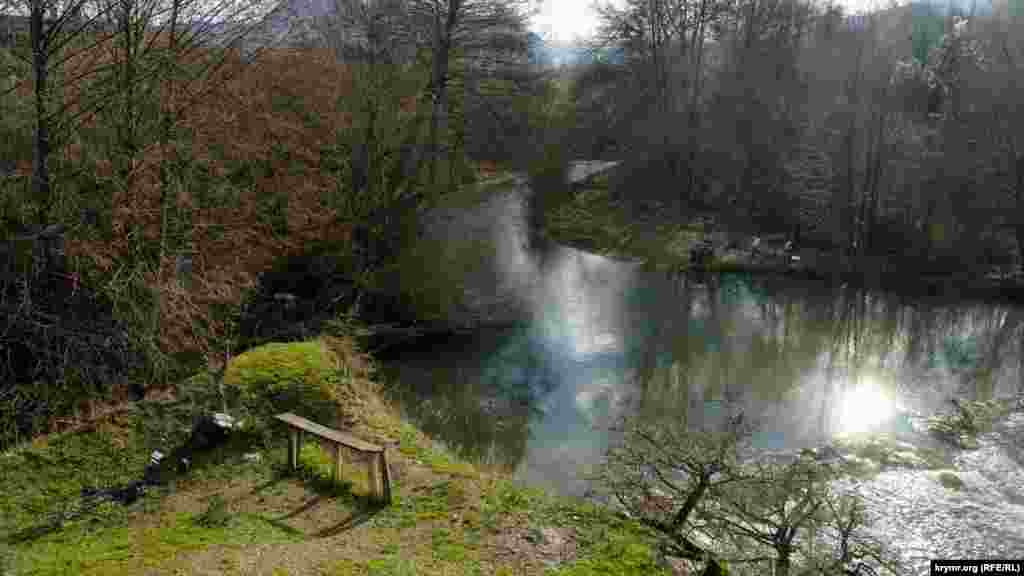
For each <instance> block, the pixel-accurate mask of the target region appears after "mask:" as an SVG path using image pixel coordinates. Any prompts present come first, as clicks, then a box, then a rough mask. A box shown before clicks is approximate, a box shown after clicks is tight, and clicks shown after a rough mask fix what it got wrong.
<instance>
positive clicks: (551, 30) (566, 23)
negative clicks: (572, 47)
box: [533, 0, 621, 43]
mask: <svg viewBox="0 0 1024 576" xmlns="http://www.w3.org/2000/svg"><path fill="white" fill-rule="evenodd" d="M605 1H607V0H601V2H602V3H604V2H605ZM593 2H594V0H541V1H540V13H539V14H538V15H537V16H535V17H534V19H533V29H534V31H535V32H537V33H538V34H540V35H541V36H543V37H545V38H548V37H550V38H551V39H552V40H554V41H556V42H558V43H568V42H571V41H573V40H574V39H575V38H576V36H588V35H590V34H592V33H593V32H594V30H595V29H596V27H597V13H596V12H595V11H594V10H593V8H592V6H591V5H592V4H593ZM612 3H613V4H614V5H621V2H619V1H614V2H612Z"/></svg>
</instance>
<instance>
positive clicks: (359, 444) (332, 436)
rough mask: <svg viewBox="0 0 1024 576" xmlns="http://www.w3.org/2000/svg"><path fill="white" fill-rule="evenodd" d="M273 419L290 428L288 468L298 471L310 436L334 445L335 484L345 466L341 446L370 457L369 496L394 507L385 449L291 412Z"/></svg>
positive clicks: (333, 472)
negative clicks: (306, 435)
mask: <svg viewBox="0 0 1024 576" xmlns="http://www.w3.org/2000/svg"><path fill="white" fill-rule="evenodd" d="M274 418H275V419H277V420H279V421H281V422H284V423H285V424H287V425H288V428H289V438H288V466H289V467H291V469H292V470H294V469H296V468H298V465H299V449H300V448H301V447H302V436H303V433H306V432H308V433H310V434H312V435H314V436H318V437H320V438H323V439H324V440H327V441H329V442H333V443H334V467H333V469H332V470H331V477H332V478H333V479H335V480H338V479H340V478H341V467H342V465H343V463H344V459H343V458H342V455H341V447H342V446H346V447H348V448H350V449H352V450H355V451H357V452H363V453H367V454H370V455H371V456H370V461H369V463H368V465H367V467H366V469H367V479H368V480H369V487H370V493H371V494H372V495H373V496H376V497H378V498H379V499H380V500H382V501H383V502H384V504H385V505H389V504H391V473H390V470H389V469H388V455H387V451H386V450H385V449H384V448H383V447H381V446H377V445H376V444H370V443H369V442H364V441H362V440H360V439H358V438H356V437H354V436H350V435H348V434H345V433H344V432H339V431H338V430H334V429H332V428H328V427H326V426H321V425H320V424H317V423H316V422H313V421H310V420H307V419H305V418H303V417H302V416H296V415H295V414H292V413H291V412H285V413H284V414H278V415H277V416H274ZM378 467H379V470H380V473H379V474H378V473H377V470H378Z"/></svg>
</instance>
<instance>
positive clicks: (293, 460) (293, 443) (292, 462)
mask: <svg viewBox="0 0 1024 576" xmlns="http://www.w3.org/2000/svg"><path fill="white" fill-rule="evenodd" d="M288 466H289V467H290V468H291V469H292V470H295V469H296V468H298V467H299V431H298V430H296V429H294V428H292V429H291V430H289V431H288Z"/></svg>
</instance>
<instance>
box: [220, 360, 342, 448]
mask: <svg viewBox="0 0 1024 576" xmlns="http://www.w3.org/2000/svg"><path fill="white" fill-rule="evenodd" d="M224 385H225V388H226V389H227V391H228V393H229V394H230V395H231V396H233V397H234V398H235V399H237V402H238V403H239V405H240V406H239V407H240V408H241V409H242V410H243V411H244V412H245V413H246V414H245V415H244V416H245V417H247V418H252V420H253V424H254V425H255V426H256V427H257V428H262V427H265V426H266V425H267V424H268V423H269V422H270V418H271V417H272V416H273V415H274V414H278V413H281V412H294V413H296V414H298V415H300V416H303V417H306V418H309V419H311V420H314V421H315V422H318V423H320V424H324V425H327V426H332V425H334V423H335V420H336V419H337V416H338V407H339V402H341V401H342V399H343V398H344V396H345V395H344V394H343V391H342V373H341V371H340V363H339V359H338V357H337V355H335V354H334V352H332V351H331V350H330V348H328V347H327V346H326V345H325V344H324V343H323V342H322V341H320V340H312V341H307V342H293V343H271V344H265V345H263V346H259V347H257V348H253V349H252V350H249V351H247V352H245V353H244V354H241V355H239V356H236V357H235V358H233V359H232V360H231V362H230V363H229V364H228V366H227V369H226V370H225V371H224Z"/></svg>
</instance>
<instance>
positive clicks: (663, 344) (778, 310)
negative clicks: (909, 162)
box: [383, 199, 1024, 557]
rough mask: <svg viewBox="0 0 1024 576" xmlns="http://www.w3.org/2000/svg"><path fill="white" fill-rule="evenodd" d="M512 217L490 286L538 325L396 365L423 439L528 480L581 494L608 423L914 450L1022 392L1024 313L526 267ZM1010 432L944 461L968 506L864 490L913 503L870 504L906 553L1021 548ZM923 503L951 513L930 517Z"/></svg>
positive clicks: (570, 254) (587, 261) (906, 480)
mask: <svg viewBox="0 0 1024 576" xmlns="http://www.w3.org/2000/svg"><path fill="white" fill-rule="evenodd" d="M508 202H513V203H514V200H513V199H509V200H508ZM497 213H498V214H505V213H507V210H505V209H498V210H497ZM514 221H515V219H511V218H506V219H505V220H503V221H502V222H503V223H502V224H501V225H500V226H497V227H496V228H495V230H497V232H495V234H496V236H495V239H496V242H497V243H498V245H499V246H504V247H505V248H503V249H499V254H498V256H497V257H496V263H495V268H496V270H495V271H496V272H497V273H498V274H499V275H500V276H501V277H502V278H504V280H503V283H504V284H505V285H506V286H509V287H511V288H510V289H511V290H513V291H514V293H515V297H516V298H517V299H518V300H519V301H520V304H522V305H521V306H520V307H519V309H521V310H527V311H529V312H528V313H526V314H523V315H522V317H521V318H520V321H519V322H518V323H517V324H516V325H514V326H512V327H509V328H505V329H501V330H489V331H483V332H481V333H480V334H478V335H476V336H475V337H473V338H469V339H452V340H449V341H446V342H432V343H430V344H429V345H427V346H421V347H420V348H407V349H403V350H395V351H393V352H392V354H391V355H390V357H387V358H384V359H383V360H384V364H385V366H386V368H385V371H384V372H385V376H386V377H388V378H391V379H393V380H395V382H396V385H395V387H394V389H395V391H396V394H397V395H398V396H399V400H400V402H401V404H402V405H403V406H404V407H405V409H406V410H407V411H408V412H409V413H410V415H411V416H412V417H413V418H414V419H416V420H417V421H418V422H419V424H420V425H421V426H422V427H423V428H424V429H425V430H426V431H427V432H428V433H430V434H431V435H433V436H434V437H436V438H439V439H441V440H443V441H444V442H445V443H447V444H448V445H449V446H451V447H453V448H454V449H456V450H457V451H459V452H461V453H462V454H463V455H464V456H466V457H469V458H475V459H479V460H482V461H485V462H489V463H492V464H498V465H501V466H504V467H506V468H508V469H509V470H514V471H515V473H516V474H517V475H518V476H519V477H520V478H522V479H524V480H526V481H529V482H532V483H535V484H540V485H545V486H548V487H551V488H554V489H557V490H559V491H561V492H563V493H568V494H581V493H583V492H584V491H585V489H586V488H587V485H586V483H585V481H584V480H583V478H584V475H585V474H584V473H585V472H586V471H588V470H589V469H591V468H592V467H593V466H595V465H597V464H598V463H599V462H600V461H601V459H602V456H603V455H604V453H605V451H606V449H607V448H608V446H609V445H612V444H613V443H614V442H616V440H617V438H616V436H615V434H614V433H612V432H610V431H609V430H608V426H609V425H610V424H611V423H613V422H614V421H615V420H616V418H617V417H618V416H620V415H623V414H637V415H639V416H640V417H641V418H643V419H644V420H647V421H658V420H660V419H674V420H683V421H685V422H687V423H688V424H692V425H694V426H699V425H704V424H712V423H713V422H714V421H716V420H718V419H721V418H722V417H723V416H724V414H721V413H720V406H721V402H720V401H722V400H728V401H730V402H732V403H735V404H737V405H739V406H741V407H742V408H743V410H744V411H745V413H746V414H748V415H751V416H755V417H758V418H759V419H760V421H761V423H762V428H761V430H760V431H759V433H758V434H757V436H756V437H755V438H754V445H755V447H756V448H758V449H760V450H765V451H780V450H794V449H798V448H802V447H807V446H812V445H816V444H819V443H821V442H824V441H827V440H829V439H832V438H837V437H847V436H851V435H856V434H863V433H887V434H890V435H892V436H894V437H895V438H896V439H898V440H900V441H903V442H904V443H905V444H906V445H914V444H916V443H920V442H923V439H922V438H921V434H920V429H919V426H918V427H915V424H914V423H915V422H919V421H920V416H921V415H922V414H931V413H933V412H935V411H936V410H939V409H947V408H949V404H948V402H949V399H950V398H952V397H958V398H961V399H964V400H988V399H992V398H996V397H1000V396H1009V395H1013V394H1016V393H1021V392H1024V380H1022V378H1021V375H1022V371H1021V359H1022V358H1024V354H1022V350H1024V338H1022V332H1024V310H1021V309H1018V308H1010V307H1006V306H997V305H985V304H977V303H966V302H956V301H943V300H942V299H941V298H933V299H930V300H923V299H907V298H902V297H900V296H896V295H892V294H883V293H875V292H864V291H858V290H854V289H851V288H850V287H848V286H835V285H831V284H826V283H820V282H811V281H795V280H792V279H783V278H772V277H758V278H752V277H747V276H743V275H735V274H733V275H721V276H715V275H709V276H707V277H705V278H703V279H700V280H699V281H698V280H697V279H693V278H688V277H686V276H679V275H669V274H664V273H656V272H652V271H647V270H644V269H642V268H641V267H640V266H639V265H637V264H633V263H623V262H616V261H612V260H608V259H605V258H601V257H599V256H594V255H591V254H586V253H583V252H580V251H577V250H573V249H569V248H565V247H560V246H552V245H546V246H542V247H541V248H542V249H543V252H544V257H543V259H542V261H541V260H537V259H533V260H531V259H530V258H527V257H526V255H525V254H523V253H519V252H521V251H522V250H523V246H524V244H529V245H535V244H536V242H534V241H531V242H528V243H527V242H525V241H524V240H523V238H524V237H523V232H522V228H521V227H517V226H515V225H514ZM510 222H512V223H511V224H510ZM453 282H455V281H454V280H453ZM484 291H485V290H483V289H481V290H478V292H484ZM1015 430H1016V429H1015ZM1013 434H1017V435H1016V436H1013V435H1011V432H1008V431H1006V430H1004V431H1002V432H1000V433H998V434H996V435H995V436H991V437H989V439H988V440H986V442H989V444H985V443H984V442H983V443H982V450H980V451H978V452H977V453H973V455H969V456H964V457H963V458H961V459H960V460H957V461H956V462H954V463H952V464H951V466H952V467H953V469H955V470H957V471H958V472H965V471H966V472H965V474H966V478H965V479H964V481H965V483H967V484H969V485H970V486H973V487H974V488H975V491H974V492H973V493H972V494H974V495H973V496H964V495H962V494H961V495H956V494H947V493H945V492H944V490H945V488H943V487H942V486H941V485H940V484H939V483H937V482H936V481H934V479H933V478H930V477H929V476H927V475H926V474H925V473H924V472H923V471H906V470H899V471H887V472H884V473H883V474H882V475H880V476H879V477H878V478H876V479H875V480H874V481H872V482H869V483H864V484H862V485H861V487H860V488H859V489H861V490H867V491H872V490H874V491H876V492H878V494H876V495H882V493H888V491H890V489H891V490H897V491H898V490H901V489H903V488H906V489H908V490H909V489H910V488H913V491H911V492H908V493H904V494H903V495H901V496H899V497H895V496H894V497H893V498H892V499H890V500H884V499H883V500H878V501H876V502H875V508H874V510H875V512H876V513H877V514H878V515H879V516H880V517H884V518H887V519H888V520H887V521H886V522H883V525H888V526H889V527H890V532H891V533H887V538H888V539H889V540H891V541H893V542H899V543H901V545H902V547H903V548H904V550H918V551H922V550H927V551H928V552H927V553H929V554H932V557H938V556H944V557H963V556H979V555H981V554H972V553H971V552H972V551H973V550H975V549H977V548H979V547H980V548H984V546H985V542H988V541H991V540H992V539H993V538H1002V540H1001V542H1003V543H1004V544H1000V546H1001V547H999V548H992V550H993V551H1012V550H1016V551H1017V552H1020V551H1024V533H1022V532H1021V530H1022V529H1021V528H1020V526H1024V504H1022V501H1024V486H1022V485H1024V483H1022V482H1021V480H1022V479H1024V473H1022V471H1024V458H1022V457H1021V449H1022V448H1021V446H1024V443H1018V444H1017V445H1016V447H1010V446H1012V445H1013V442H1019V441H1020V440H1021V438H1020V435H1019V432H1013ZM986 450H989V451H990V452H991V451H994V452H991V453H990V452H986ZM972 458H973V460H972ZM979 458H980V459H981V460H978V459H979ZM971 467H977V468H979V469H977V470H975V469H973V468H971ZM986 470H987V471H986ZM993 470H998V472H993ZM986 474H988V476H986ZM993 474H995V476H993ZM1007 482H1010V483H1011V484H1008V485H1007V484H1005V483H1007ZM1014 482H1015V483H1014ZM1000 483H1004V487H1003V488H997V487H998V486H999V485H1000ZM1006 486H1009V487H1006ZM901 487H902V488H901ZM922 491H924V492H922ZM880 497H882V496H880ZM921 502H935V503H938V504H941V505H942V506H946V508H944V509H943V510H942V511H941V512H934V511H933V512H929V511H925V510H922V509H920V503H921ZM965 502H966V503H968V504H965ZM964 506H969V507H973V508H971V510H974V511H975V512H972V514H975V515H978V514H982V512H984V511H986V510H987V511H988V512H992V513H994V511H995V510H999V511H1002V512H1003V513H1005V514H1006V516H1005V518H1006V520H1005V522H1000V523H991V522H990V523H989V524H988V525H986V526H982V527H978V528H976V529H974V530H973V531H970V530H968V531H963V530H959V529H958V530H959V531H957V530H952V531H956V532H957V534H955V535H954V534H952V531H951V528H950V526H953V524H948V523H947V525H945V527H935V526H934V525H933V526H932V527H922V528H921V529H919V530H896V529H892V526H900V525H905V523H907V522H923V521H925V520H928V521H929V522H931V521H934V522H936V523H938V522H941V521H944V520H943V519H947V517H949V518H954V517H956V516H957V514H958V512H956V510H960V509H961V508H963V507H964ZM1007 510H1009V512H1007ZM979 517H980V516H979ZM1012 526H1017V527H1016V528H1013V527H1012ZM993 531H995V532H993ZM965 534H966V535H965ZM1000 534H1001V535H1002V536H1000ZM957 542H959V543H960V544H956V543H957ZM944 546H945V547H944ZM950 546H952V547H950ZM958 546H959V547H958ZM1014 546H1016V547H1017V548H1016V549H1014V548H1013V547H1014ZM1007 547H1009V548H1007ZM907 553H908V554H909V556H908V557H912V556H914V553H911V552H907ZM921 554H924V552H921Z"/></svg>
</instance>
